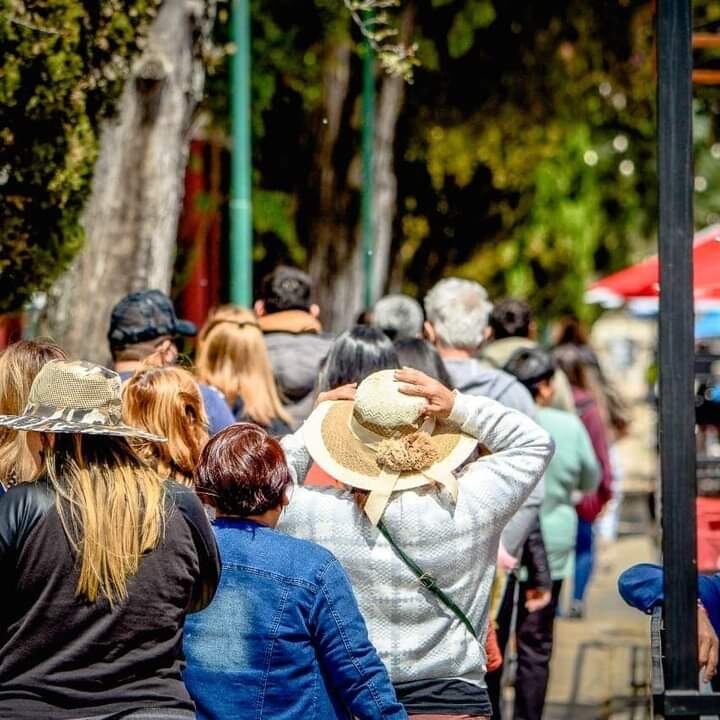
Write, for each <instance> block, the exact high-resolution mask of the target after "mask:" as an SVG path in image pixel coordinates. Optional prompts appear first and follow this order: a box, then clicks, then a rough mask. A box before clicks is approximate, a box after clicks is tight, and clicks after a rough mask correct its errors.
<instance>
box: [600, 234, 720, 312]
mask: <svg viewBox="0 0 720 720" xmlns="http://www.w3.org/2000/svg"><path fill="white" fill-rule="evenodd" d="M693 266H694V282H693V285H694V288H695V298H696V299H718V298H720V225H711V226H710V227H708V228H705V229H704V230H701V231H700V232H698V233H696V235H695V238H694V241H693ZM659 275H660V267H659V263H658V256H657V255H653V257H650V258H647V259H646V260H642V261H641V262H639V263H636V264H635V265H631V266H630V267H627V268H625V269H624V270H620V271H619V272H616V273H613V274H612V275H608V276H607V277H606V278H603V279H602V280H598V281H596V282H594V283H593V284H592V285H591V286H590V289H589V290H588V293H587V300H588V302H602V303H616V304H617V303H620V302H622V301H624V300H630V299H632V298H643V297H646V298H648V297H650V298H651V297H657V296H658V294H659V291H660V285H659Z"/></svg>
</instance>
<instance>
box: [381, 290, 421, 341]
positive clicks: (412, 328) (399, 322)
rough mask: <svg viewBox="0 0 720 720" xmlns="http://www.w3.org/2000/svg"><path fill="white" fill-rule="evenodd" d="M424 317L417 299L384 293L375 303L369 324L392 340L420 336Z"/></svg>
mask: <svg viewBox="0 0 720 720" xmlns="http://www.w3.org/2000/svg"><path fill="white" fill-rule="evenodd" d="M424 319H425V316H424V314H423V310H422V307H421V305H420V303H419V302H418V301H417V300H413V298H411V297H409V296H408V295H400V294H398V295H386V296H385V297H383V298H380V300H378V301H377V302H376V303H375V307H374V308H373V311H372V320H371V323H370V324H371V325H372V326H373V327H376V328H378V329H380V330H382V331H383V332H384V333H385V334H386V335H387V336H388V337H389V338H390V339H391V340H392V341H393V342H394V341H395V340H407V339H412V338H419V337H422V331H423V320H424Z"/></svg>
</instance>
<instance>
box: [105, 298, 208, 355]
mask: <svg viewBox="0 0 720 720" xmlns="http://www.w3.org/2000/svg"><path fill="white" fill-rule="evenodd" d="M197 332H198V329H197V326H196V325H195V323H192V322H190V321H189V320H180V319H179V318H178V316H177V315H176V314H175V307H174V306H173V303H172V300H170V298H169V297H168V296H167V295H166V294H165V293H164V292H162V291H161V290H138V291H137V292H132V293H130V294H129V295H126V296H125V297H124V298H123V299H122V300H121V301H120V302H119V303H118V304H117V305H116V306H115V307H114V308H113V311H112V314H111V316H110V330H109V331H108V340H109V341H110V347H112V348H119V347H125V346H126V345H135V344H137V343H141V342H147V341H148V340H154V339H155V338H159V337H163V336H164V335H170V336H173V337H175V336H177V335H187V336H193V335H197Z"/></svg>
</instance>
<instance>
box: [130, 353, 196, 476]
mask: <svg viewBox="0 0 720 720" xmlns="http://www.w3.org/2000/svg"><path fill="white" fill-rule="evenodd" d="M122 398H123V420H124V421H125V422H126V423H127V424H129V425H132V426H134V427H138V428H141V429H142V430H146V431H147V432H150V433H153V434H154V435H160V436H162V437H165V438H167V442H166V443H162V442H152V441H149V440H141V439H133V440H131V444H132V446H133V448H134V449H135V451H136V452H137V453H138V454H139V455H140V456H141V457H142V458H143V459H144V460H145V461H147V462H148V463H149V464H150V465H152V466H153V467H155V468H156V470H157V471H158V473H159V474H160V475H161V476H163V477H169V478H171V479H173V480H177V481H178V482H181V483H183V484H185V485H192V478H193V473H194V471H195V467H196V465H197V462H198V460H199V458H200V453H201V452H202V449H203V447H204V446H205V443H207V440H208V430H207V427H208V419H207V415H206V414H205V406H204V404H203V399H202V395H201V394H200V388H199V386H198V384H197V382H196V381H195V378H194V377H193V376H192V375H191V374H190V373H189V372H188V371H187V370H183V369H182V368H178V367H146V368H144V369H141V370H139V371H138V372H137V373H135V375H133V376H132V377H131V378H130V379H129V380H128V381H127V382H126V383H125V385H124V387H123V393H122Z"/></svg>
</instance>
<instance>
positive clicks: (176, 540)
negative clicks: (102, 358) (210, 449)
mask: <svg viewBox="0 0 720 720" xmlns="http://www.w3.org/2000/svg"><path fill="white" fill-rule="evenodd" d="M120 409H121V408H120V378H119V376H118V375H117V374H116V373H114V372H112V371H110V370H107V369H105V368H102V367H100V366H98V365H92V364H90V363H83V362H65V361H53V362H50V363H48V364H47V365H46V366H45V367H44V368H43V369H42V370H41V371H40V373H39V374H38V376H37V377H36V378H35V381H34V382H33V385H32V388H31V391H30V398H29V402H28V406H27V407H26V409H25V411H24V413H23V414H22V415H20V416H0V425H2V426H5V427H12V428H14V429H16V430H25V431H30V432H28V442H29V445H30V448H31V451H32V452H33V453H34V455H35V457H36V460H37V465H38V479H37V480H36V481H35V482H31V483H25V484H22V485H19V486H17V487H14V488H11V489H10V490H9V491H8V493H7V494H6V495H5V496H3V497H2V498H0V573H2V578H3V592H2V594H1V595H0V717H2V718H3V720H15V719H18V720H20V719H25V718H33V719H35V718H51V719H55V718H57V719H60V718H68V719H69V718H72V719H73V720H75V719H79V718H83V719H85V718H115V717H123V718H124V717H138V718H140V717H143V718H144V717H153V718H163V719H168V720H169V719H173V720H174V719H175V718H177V719H181V718H188V719H189V718H194V716H195V715H194V708H193V703H192V701H191V700H190V697H189V696H188V694H187V691H186V690H185V686H184V685H183V681H182V675H181V673H182V667H183V661H182V653H181V638H182V630H183V625H184V620H185V615H186V614H187V613H188V612H193V611H197V610H201V609H202V608H204V607H206V606H207V605H208V604H209V602H210V600H211V598H212V596H213V594H214V592H215V588H216V586H217V582H218V577H219V563H218V556H217V549H216V546H215V541H214V539H213V535H212V531H211V529H210V527H209V524H208V521H207V519H206V517H205V513H204V511H203V508H202V506H201V505H200V503H199V501H198V500H197V498H196V497H195V495H194V493H193V492H192V490H191V489H189V488H185V487H183V486H180V485H178V484H176V483H174V482H167V481H163V480H162V479H161V478H160V477H159V476H158V475H157V474H156V473H155V471H154V470H151V469H150V468H149V467H148V466H147V465H145V464H144V463H143V462H142V461H141V460H140V459H139V458H138V457H137V456H136V455H135V454H134V452H133V451H132V449H131V448H130V446H129V445H128V442H127V440H126V437H129V436H137V437H146V438H148V439H156V440H157V439H158V438H151V437H150V436H149V435H148V434H147V433H143V432H142V431H139V430H137V429H135V428H131V427H128V426H127V425H123V423H122V419H121V412H120Z"/></svg>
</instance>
